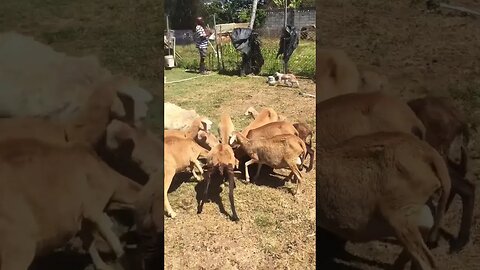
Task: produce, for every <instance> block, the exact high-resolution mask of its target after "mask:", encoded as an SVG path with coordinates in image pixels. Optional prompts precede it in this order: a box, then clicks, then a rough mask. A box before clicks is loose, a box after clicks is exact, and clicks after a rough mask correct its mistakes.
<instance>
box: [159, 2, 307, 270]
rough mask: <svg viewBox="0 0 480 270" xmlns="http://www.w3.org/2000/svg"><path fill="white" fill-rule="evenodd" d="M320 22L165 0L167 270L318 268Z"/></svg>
mask: <svg viewBox="0 0 480 270" xmlns="http://www.w3.org/2000/svg"><path fill="white" fill-rule="evenodd" d="M297 2H298V3H297ZM300 2H302V3H300ZM315 18H316V17H315V2H314V1H295V2H294V1H292V2H291V3H290V1H289V2H288V3H287V6H285V2H283V1H218V0H214V1H173V0H170V1H166V4H165V20H166V22H165V25H166V26H167V29H166V31H165V40H166V41H167V43H168V44H169V45H168V46H166V48H165V51H164V53H165V56H164V59H165V71H164V72H165V88H164V98H165V100H164V111H165V123H164V125H165V126H164V129H165V130H164V146H165V159H164V162H165V163H164V167H165V183H164V189H165V191H166V192H165V196H166V197H165V256H164V259H165V262H164V267H165V269H315V268H316V263H315V254H316V251H315V238H316V235H315V230H316V227H315V170H316V169H315V166H314V161H315V160H314V156H315V152H314V149H315V144H316V140H315V129H316V126H315V89H316V87H315V82H314V80H313V79H314V76H315Z"/></svg>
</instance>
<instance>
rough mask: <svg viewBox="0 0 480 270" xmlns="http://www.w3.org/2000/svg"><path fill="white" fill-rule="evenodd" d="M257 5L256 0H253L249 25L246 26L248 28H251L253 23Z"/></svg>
mask: <svg viewBox="0 0 480 270" xmlns="http://www.w3.org/2000/svg"><path fill="white" fill-rule="evenodd" d="M257 6H258V0H253V5H252V16H251V17H250V25H249V26H248V27H249V28H250V29H253V25H254V24H255V17H256V15H257Z"/></svg>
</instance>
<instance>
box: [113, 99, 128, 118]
mask: <svg viewBox="0 0 480 270" xmlns="http://www.w3.org/2000/svg"><path fill="white" fill-rule="evenodd" d="M110 111H111V112H113V113H114V114H115V116H116V117H125V115H126V114H127V113H126V111H125V107H123V103H122V101H121V100H120V98H119V97H118V96H116V97H115V98H114V99H113V102H112V106H111V107H110Z"/></svg>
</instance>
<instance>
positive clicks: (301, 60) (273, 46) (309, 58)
mask: <svg viewBox="0 0 480 270" xmlns="http://www.w3.org/2000/svg"><path fill="white" fill-rule="evenodd" d="M212 45H213V46H215V43H212ZM278 48H279V40H272V39H270V40H262V47H261V49H262V55H263V58H264V60H265V63H264V65H263V67H262V71H261V74H260V75H262V76H269V75H273V74H274V73H275V72H277V71H280V72H281V71H282V70H283V61H282V59H281V56H279V58H278V59H276V58H275V57H276V55H277V52H278ZM177 52H178V54H179V55H180V57H181V59H178V58H177V65H178V67H180V68H185V69H191V70H196V69H198V65H199V61H200V59H199V54H198V51H197V49H196V48H195V45H194V44H190V45H182V46H178V47H177ZM223 58H224V59H223V62H224V64H225V69H224V71H225V72H226V73H229V74H231V73H237V72H238V71H239V65H240V64H241V61H242V57H241V54H240V53H239V52H238V51H236V50H235V48H234V47H233V46H232V45H231V44H227V45H223ZM206 66H207V69H208V70H214V71H218V70H219V69H218V64H217V58H216V55H215V53H214V51H213V50H212V47H211V46H209V47H208V56H207V59H206ZM288 68H289V71H290V73H293V74H295V75H297V76H303V77H308V78H313V77H314V75H315V42H309V41H300V44H299V45H298V47H297V49H296V50H295V51H294V52H293V55H292V56H291V58H290V61H289V62H288Z"/></svg>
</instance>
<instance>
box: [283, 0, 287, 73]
mask: <svg viewBox="0 0 480 270" xmlns="http://www.w3.org/2000/svg"><path fill="white" fill-rule="evenodd" d="M287 18H288V0H285V17H284V24H283V26H284V27H285V32H286V31H287ZM286 56H287V40H286V39H284V40H283V73H285V74H287V73H288V67H287V60H286Z"/></svg>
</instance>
